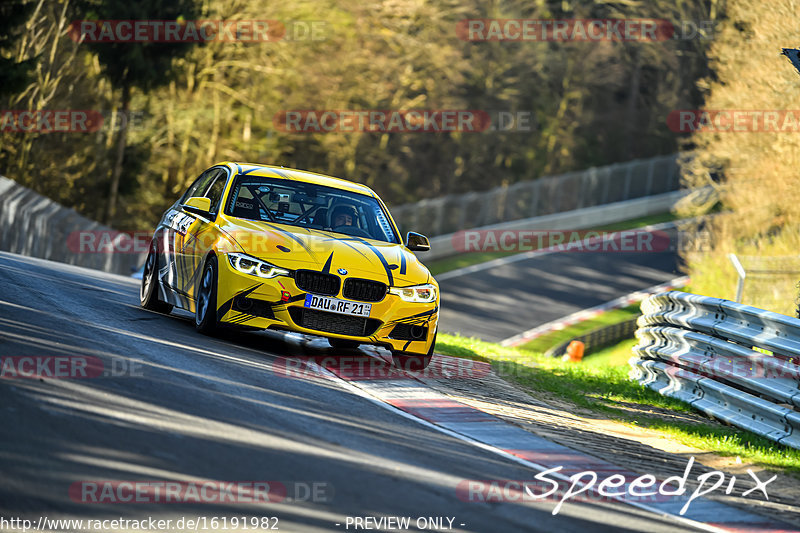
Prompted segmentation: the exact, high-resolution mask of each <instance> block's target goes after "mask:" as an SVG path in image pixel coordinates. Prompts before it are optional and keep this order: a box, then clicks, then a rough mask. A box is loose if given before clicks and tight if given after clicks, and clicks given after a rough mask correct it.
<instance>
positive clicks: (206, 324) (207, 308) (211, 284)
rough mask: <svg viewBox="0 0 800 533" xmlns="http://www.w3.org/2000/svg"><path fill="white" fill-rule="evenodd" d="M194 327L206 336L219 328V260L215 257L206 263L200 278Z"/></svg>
mask: <svg viewBox="0 0 800 533" xmlns="http://www.w3.org/2000/svg"><path fill="white" fill-rule="evenodd" d="M194 325H195V328H197V331H199V332H200V333H203V334H205V335H212V334H214V333H215V332H216V331H217V329H218V328H219V321H218V320H217V258H216V257H215V256H213V255H212V256H211V257H209V258H208V261H206V266H205V268H203V277H202V278H200V287H199V288H198V290H197V307H196V309H195V312H194Z"/></svg>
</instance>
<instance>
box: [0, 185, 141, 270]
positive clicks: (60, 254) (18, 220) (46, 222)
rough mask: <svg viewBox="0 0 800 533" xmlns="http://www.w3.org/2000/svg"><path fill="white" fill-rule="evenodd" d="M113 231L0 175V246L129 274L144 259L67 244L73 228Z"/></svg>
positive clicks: (8, 250) (130, 254) (64, 261)
mask: <svg viewBox="0 0 800 533" xmlns="http://www.w3.org/2000/svg"><path fill="white" fill-rule="evenodd" d="M106 230H107V231H110V232H111V231H113V230H112V229H111V228H109V227H106V226H103V225H101V224H99V223H97V222H95V221H93V220H90V219H88V218H86V217H83V216H81V215H79V214H78V213H77V212H75V211H74V210H72V209H68V208H66V207H64V206H62V205H59V204H58V203H56V202H54V201H52V200H50V199H49V198H45V197H44V196H42V195H40V194H37V193H36V192H34V191H32V190H30V189H28V188H27V187H23V186H22V185H20V184H19V183H16V182H15V181H12V180H10V179H8V178H6V177H3V176H0V250H1V251H5V252H13V253H17V254H21V255H28V256H31V257H40V258H42V259H50V260H52V261H58V262H61V263H68V264H71V265H78V266H84V267H88V268H94V269H97V270H103V271H106V272H113V273H116V274H123V275H130V274H131V271H132V270H133V269H135V268H136V267H137V266H139V265H140V264H141V263H143V262H144V258H143V257H142V256H141V255H139V254H132V253H88V252H87V253H79V252H76V251H74V250H71V249H70V248H69V247H68V246H67V239H68V237H69V235H70V234H71V233H73V232H80V231H87V232H88V231H94V232H97V231H106Z"/></svg>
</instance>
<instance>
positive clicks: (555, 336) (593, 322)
mask: <svg viewBox="0 0 800 533" xmlns="http://www.w3.org/2000/svg"><path fill="white" fill-rule="evenodd" d="M638 314H639V304H633V305H629V306H628V307H623V308H621V309H612V310H610V311H606V312H605V313H602V314H600V315H597V316H596V317H594V318H590V319H588V320H584V321H582V322H578V323H577V324H573V325H571V326H567V327H566V328H564V329H559V330H557V331H551V332H549V333H546V334H544V335H542V336H540V337H536V338H535V339H533V340H532V341H530V342H526V343H525V344H522V345H521V346H520V348H521V349H523V350H527V351H530V352H545V351H547V350H549V349H550V348H552V347H553V346H557V345H559V344H561V343H562V342H566V341H568V340H571V339H574V338H575V337H579V336H580V335H583V334H585V333H589V332H590V331H592V330H594V329H598V328H602V327H603V326H610V325H612V324H618V323H620V322H625V321H626V320H629V319H631V318H634V317H636V316H637V315H638ZM592 358H594V355H593V356H592Z"/></svg>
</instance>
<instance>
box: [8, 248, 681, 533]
mask: <svg viewBox="0 0 800 533" xmlns="http://www.w3.org/2000/svg"><path fill="white" fill-rule="evenodd" d="M633 268H634V265H632V264H631V265H630V269H633ZM563 274H564V275H565V276H566V275H568V273H566V272H564V273H563ZM642 281H644V280H642ZM565 292H566V291H565ZM325 344H326V343H324V342H322V343H321V345H323V346H324V345H325ZM318 345H319V343H318ZM309 350H311V352H312V353H319V354H326V353H330V352H329V351H328V349H327V348H317V349H316V352H315V349H309V348H305V349H303V351H301V349H300V348H298V347H297V346H296V345H293V344H291V343H289V342H287V341H286V339H285V338H283V337H281V336H280V335H270V334H266V333H261V332H256V333H241V332H236V333H228V334H226V335H225V336H224V337H222V338H218V339H212V338H207V337H203V336H200V335H199V334H197V333H196V332H195V331H194V327H193V324H192V323H191V322H190V319H189V316H188V315H186V314H182V315H180V314H178V315H172V316H165V315H159V314H155V313H151V312H148V311H145V310H143V309H141V308H140V307H139V306H138V282H137V281H136V280H132V279H129V278H125V277H121V276H115V275H110V274H104V273H100V272H97V271H91V270H87V269H82V268H77V267H72V266H67V265H63V264H58V263H52V262H48V261H43V260H38V259H31V258H25V257H21V256H16V255H12V254H7V253H0V356H2V357H3V358H4V359H7V358H8V357H13V356H33V357H37V356H38V357H41V356H92V357H97V358H98V359H99V360H101V361H102V364H103V367H104V368H105V369H106V371H108V370H109V369H111V368H115V369H116V371H117V372H116V373H117V375H106V376H100V377H96V378H94V379H53V378H49V377H47V378H44V379H22V378H18V379H15V378H12V377H7V378H5V379H0V412H1V413H2V426H0V427H2V429H0V435H1V437H0V473H1V474H0V475H1V477H2V484H0V517H4V518H6V519H8V518H10V517H17V518H27V519H31V520H33V521H34V523H36V521H37V520H38V518H39V517H42V516H46V517H47V518H49V519H54V518H83V519H99V518H107V519H113V518H119V517H122V518H129V519H137V520H140V519H143V518H147V517H155V518H159V519H172V520H177V519H179V518H181V517H190V518H191V517H195V518H196V517H206V519H210V518H211V517H232V516H239V517H253V516H257V517H261V516H274V517H278V519H279V523H278V527H279V529H280V530H281V531H331V530H333V531H346V530H349V531H353V530H354V529H353V527H352V526H350V528H349V529H348V528H346V527H345V524H346V520H347V517H348V516H349V517H355V516H359V517H364V516H373V517H380V516H408V517H412V518H416V517H445V516H447V517H453V518H455V521H454V526H453V527H454V529H452V531H487V532H488V531H492V532H494V531H575V532H581V533H585V532H586V531H593V532H595V531H597V532H605V531H648V532H651V533H658V532H662V531H663V532H667V531H675V530H676V529H678V527H677V526H676V523H675V522H673V521H672V520H671V519H669V518H664V517H659V516H656V515H652V514H648V513H645V512H643V511H639V510H636V509H634V508H632V507H628V506H624V505H616V504H615V505H611V504H602V505H601V504H597V503H591V502H574V503H568V504H566V505H565V507H564V508H563V509H562V510H561V513H560V514H558V515H557V516H553V515H552V514H551V510H552V508H553V505H552V503H550V502H541V503H540V502H533V503H532V502H525V503H521V502H502V503H493V504H491V505H489V504H485V505H480V504H475V503H470V502H465V501H462V500H460V499H459V498H458V497H457V495H456V486H457V485H458V483H459V482H460V481H462V480H464V479H512V480H524V479H530V478H532V476H533V475H534V473H535V472H533V471H532V470H530V469H528V468H526V467H524V466H522V465H520V464H517V463H514V462H512V461H508V460H505V459H504V458H503V457H499V456H497V455H493V454H491V453H489V452H486V451H485V450H482V449H480V448H478V447H475V446H472V445H470V444H469V443H465V442H463V441H461V440H458V439H456V438H453V437H451V436H448V435H445V434H442V433H440V432H437V431H436V430H434V429H432V428H430V427H427V426H424V425H420V424H418V423H416V422H415V421H414V420H410V419H409V418H408V417H402V416H399V415H397V414H396V413H395V412H393V411H392V410H391V409H383V408H380V407H379V406H376V405H375V404H374V403H372V402H370V401H368V400H366V399H365V398H363V397H361V396H359V395H356V394H353V393H352V392H351V391H349V390H348V389H347V388H346V387H343V386H341V384H339V383H337V381H335V380H324V379H319V378H313V377H306V378H288V377H285V375H282V374H281V372H280V368H279V365H278V361H280V360H281V356H283V357H286V356H288V357H294V356H297V355H301V354H302V353H308V352H309ZM365 357H367V356H366V355H365ZM87 480H95V481H97V480H114V481H121V480H124V481H133V482H136V481H138V482H154V481H159V482H160V481H174V480H179V481H193V480H215V481H268V482H273V483H274V482H279V483H282V484H283V486H285V487H287V491H288V494H287V495H288V496H289V498H287V499H286V500H283V501H280V502H278V501H270V502H262V503H259V504H252V503H224V504H223V503H214V504H200V503H169V504H164V503H129V504H123V503H117V504H94V503H85V502H83V501H81V498H80V497H75V494H74V493H73V494H72V496H71V495H70V487H71V486H73V484H74V483H77V482H81V481H87ZM313 483H316V484H317V486H319V487H322V490H321V493H320V494H319V495H318V497H317V498H311V499H308V498H306V497H305V496H306V495H305V494H304V489H303V487H307V486H310V485H311V484H313ZM295 491H298V492H297V493H295ZM293 496H294V497H293ZM298 496H299V497H298ZM336 524H340V525H338V526H337V525H336ZM462 524H463V525H462ZM0 529H3V528H0ZM681 529H683V528H682V527H681ZM173 530H175V531H180V529H173ZM201 530H202V529H201ZM217 530H221V529H220V528H217ZM250 530H251V531H252V529H250ZM440 530H443V529H440Z"/></svg>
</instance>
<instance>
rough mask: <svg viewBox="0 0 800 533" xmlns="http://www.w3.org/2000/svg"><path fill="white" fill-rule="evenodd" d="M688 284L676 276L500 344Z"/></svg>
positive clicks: (518, 342)
mask: <svg viewBox="0 0 800 533" xmlns="http://www.w3.org/2000/svg"><path fill="white" fill-rule="evenodd" d="M688 284H689V276H680V277H678V278H675V279H672V280H670V281H668V282H666V283H661V284H659V285H653V286H652V287H649V288H647V289H644V290H641V291H635V292H632V293H630V294H626V295H625V296H620V297H619V298H615V299H614V300H611V301H609V302H606V303H603V304H600V305H597V306H595V307H590V308H588V309H584V310H582V311H577V312H575V313H572V314H571V315H567V316H565V317H564V318H559V319H558V320H553V321H552V322H547V323H546V324H542V325H541V326H536V327H535V328H531V329H529V330H528V331H524V332H522V333H519V334H517V335H514V336H513V337H509V338H507V339H504V340H502V341H500V344H501V345H503V346H519V345H521V344H525V343H526V342H530V341H532V340H533V339H535V338H537V337H541V336H542V335H545V334H547V333H550V332H551V331H559V330H562V329H564V328H567V327H569V326H572V325H574V324H577V323H579V322H583V321H584V320H589V319H591V318H594V317H596V316H598V315H602V314H603V313H605V312H607V311H611V310H612V309H619V308H622V307H628V306H629V305H631V304H635V303H637V302H641V301H642V300H644V299H645V298H647V297H648V296H651V295H653V294H658V293H659V292H665V291H671V290H673V289H680V288H682V287H685V286H687V285H688Z"/></svg>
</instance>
